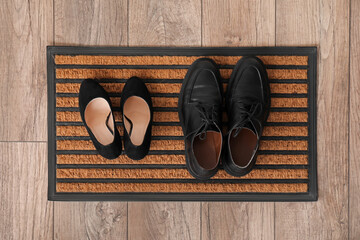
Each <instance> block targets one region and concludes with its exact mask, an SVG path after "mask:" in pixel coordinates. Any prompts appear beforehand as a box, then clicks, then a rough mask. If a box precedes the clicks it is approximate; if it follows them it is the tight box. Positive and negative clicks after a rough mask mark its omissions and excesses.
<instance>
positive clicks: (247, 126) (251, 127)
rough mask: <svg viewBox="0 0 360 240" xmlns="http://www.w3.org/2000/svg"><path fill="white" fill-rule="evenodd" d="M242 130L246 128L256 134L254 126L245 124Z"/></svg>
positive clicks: (248, 123)
mask: <svg viewBox="0 0 360 240" xmlns="http://www.w3.org/2000/svg"><path fill="white" fill-rule="evenodd" d="M243 128H247V129H249V130H251V131H253V132H254V133H256V129H255V128H254V126H253V125H252V124H251V123H250V121H249V122H247V123H245V125H244V127H243Z"/></svg>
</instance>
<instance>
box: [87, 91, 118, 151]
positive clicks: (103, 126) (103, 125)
mask: <svg viewBox="0 0 360 240" xmlns="http://www.w3.org/2000/svg"><path fill="white" fill-rule="evenodd" d="M109 115H110V116H109ZM84 116H85V122H86V124H87V125H88V127H89V128H90V130H91V132H92V133H93V134H94V136H95V138H96V140H97V141H98V142H99V143H101V144H102V145H109V144H110V143H112V142H113V141H114V134H113V132H114V120H113V116H112V113H111V108H110V106H109V103H108V102H107V101H106V100H105V99H104V98H94V99H93V100H91V101H90V102H89V103H88V105H87V106H86V108H85V114H84ZM108 117H109V118H108ZM109 128H110V129H111V131H112V132H111V131H110V130H109Z"/></svg>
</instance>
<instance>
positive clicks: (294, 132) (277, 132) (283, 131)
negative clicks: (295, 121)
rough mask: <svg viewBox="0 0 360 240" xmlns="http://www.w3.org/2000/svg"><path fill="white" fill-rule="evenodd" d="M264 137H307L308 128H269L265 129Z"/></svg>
mask: <svg viewBox="0 0 360 240" xmlns="http://www.w3.org/2000/svg"><path fill="white" fill-rule="evenodd" d="M262 135H263V136H307V135H308V128H307V127H277V126H267V127H265V128H264V131H263V134H262Z"/></svg>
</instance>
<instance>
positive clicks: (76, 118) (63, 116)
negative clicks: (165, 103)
mask: <svg viewBox="0 0 360 240" xmlns="http://www.w3.org/2000/svg"><path fill="white" fill-rule="evenodd" d="M113 114H114V117H115V120H116V121H121V119H122V116H121V114H120V113H119V112H114V113H113ZM56 121H57V122H81V121H82V120H81V117H80V113H79V112H56ZM153 121H154V122H178V121H179V116H178V113H177V112H166V113H164V112H154V116H153Z"/></svg>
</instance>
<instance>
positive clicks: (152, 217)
mask: <svg viewBox="0 0 360 240" xmlns="http://www.w3.org/2000/svg"><path fill="white" fill-rule="evenodd" d="M199 210H200V203H192V202H139V203H133V202H132V203H130V202H129V219H128V225H129V239H154V240H155V239H156V240H157V239H200V211H199Z"/></svg>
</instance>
